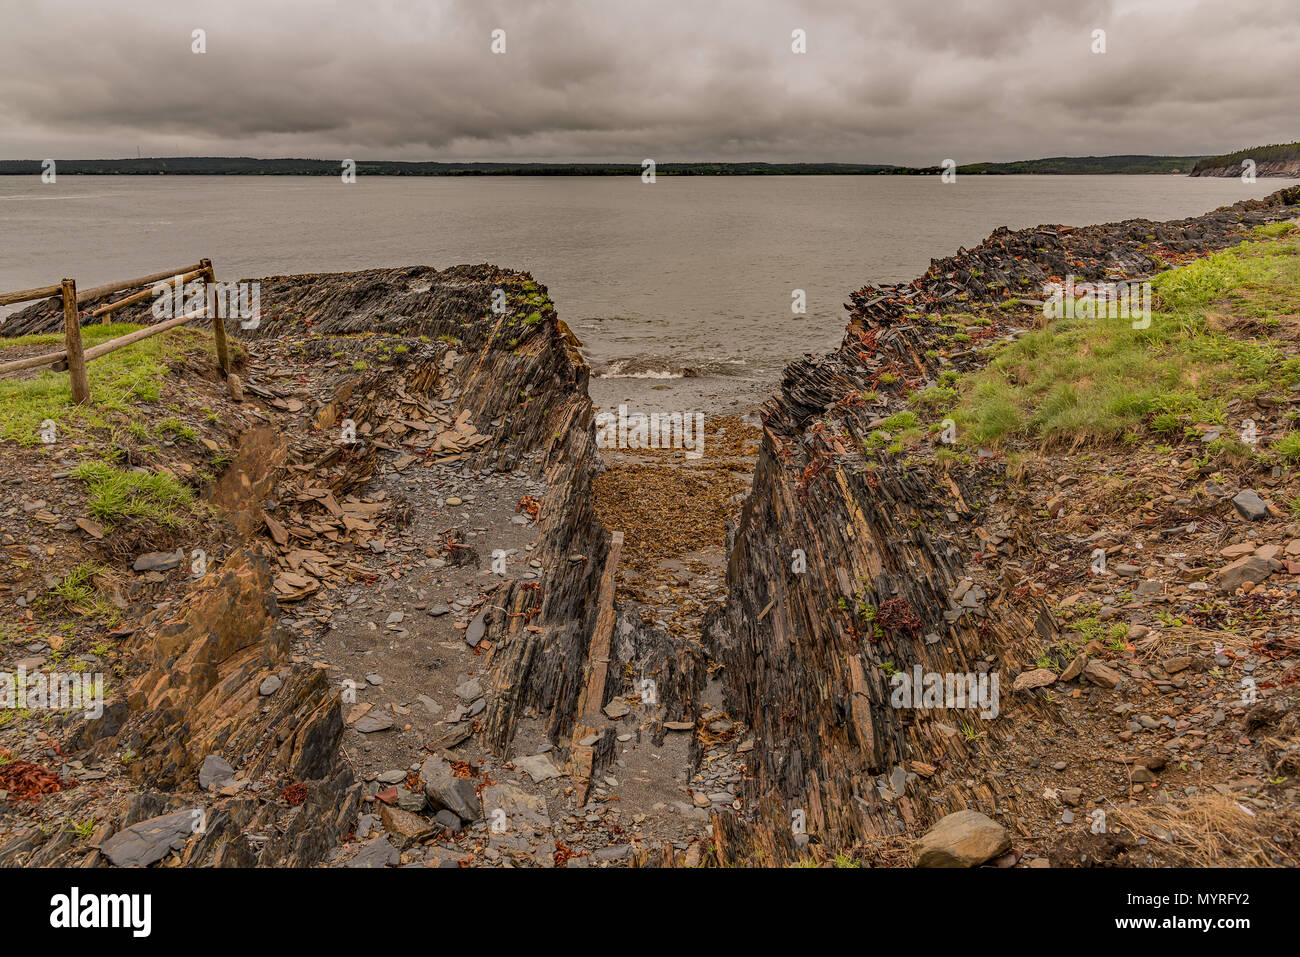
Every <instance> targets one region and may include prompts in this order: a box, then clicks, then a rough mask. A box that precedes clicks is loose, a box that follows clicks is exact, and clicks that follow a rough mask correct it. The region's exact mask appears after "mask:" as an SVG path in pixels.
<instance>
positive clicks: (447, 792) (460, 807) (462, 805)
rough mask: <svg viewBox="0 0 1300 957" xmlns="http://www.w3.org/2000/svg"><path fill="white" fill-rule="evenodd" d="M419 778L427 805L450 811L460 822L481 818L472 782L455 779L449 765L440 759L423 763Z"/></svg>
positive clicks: (476, 793)
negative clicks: (421, 781)
mask: <svg viewBox="0 0 1300 957" xmlns="http://www.w3.org/2000/svg"><path fill="white" fill-rule="evenodd" d="M420 777H421V778H423V779H424V793H425V794H426V795H427V796H428V798H429V803H430V804H432V805H433V806H434V807H435V808H437V809H438V810H447V811H451V812H452V813H453V814H455V815H456V816H457V817H458V818H460V819H461V820H462V821H477V820H479V819H480V818H481V817H482V816H483V814H482V812H481V810H480V806H479V797H478V792H477V791H475V790H474V782H473V781H470V780H469V779H468V778H458V777H456V775H454V774H453V773H452V771H451V765H450V764H448V763H447V762H446V761H444V760H443V759H442V758H429V759H428V760H427V761H425V762H424V765H423V767H421V768H420Z"/></svg>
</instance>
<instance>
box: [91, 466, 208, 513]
mask: <svg viewBox="0 0 1300 957" xmlns="http://www.w3.org/2000/svg"><path fill="white" fill-rule="evenodd" d="M71 475H72V477H73V478H75V479H79V480H80V481H82V482H85V483H86V491H87V496H88V502H87V507H88V509H89V511H90V514H91V515H93V516H94V517H95V518H97V519H99V520H100V521H101V522H104V523H106V524H108V525H113V524H118V523H122V522H154V523H156V524H158V525H165V526H168V527H171V528H175V527H177V526H179V525H181V524H182V522H183V520H184V518H185V517H186V516H187V515H189V514H191V513H192V511H193V508H194V493H193V492H192V491H191V490H190V489H189V488H188V487H186V486H184V485H182V484H181V483H180V482H178V481H177V480H176V479H175V478H173V477H172V476H170V475H165V474H162V473H158V472H130V471H127V470H125V469H119V468H116V467H115V466H112V465H109V464H107V463H106V462H87V463H85V464H84V465H79V466H77V467H76V468H75V469H73V470H72V473H71Z"/></svg>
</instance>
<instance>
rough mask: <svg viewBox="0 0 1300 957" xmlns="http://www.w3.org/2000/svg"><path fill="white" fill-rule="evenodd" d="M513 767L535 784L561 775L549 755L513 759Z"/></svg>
mask: <svg viewBox="0 0 1300 957" xmlns="http://www.w3.org/2000/svg"><path fill="white" fill-rule="evenodd" d="M514 765H515V767H516V768H518V769H519V770H520V771H524V772H526V773H527V774H528V776H529V777H531V778H532V779H533V781H534V782H536V783H540V782H542V781H549V780H550V779H551V778H558V777H559V776H560V775H561V773H562V772H561V771H560V769H559V768H557V767H556V766H555V761H553V760H552V759H551V756H550V755H549V754H534V755H531V756H529V757H526V758H515V760H514Z"/></svg>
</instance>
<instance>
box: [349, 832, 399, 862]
mask: <svg viewBox="0 0 1300 957" xmlns="http://www.w3.org/2000/svg"><path fill="white" fill-rule="evenodd" d="M401 859H402V855H400V854H398V853H397V848H395V847H393V845H392V844H391V843H389V840H388V838H387V837H385V836H384V835H382V834H380V835H379V836H378V837H376V838H374V839H373V840H371V842H370V843H369V844H367V845H366V846H365V847H363V848H362V849H361V853H359V854H358V855H357V856H356V857H354V858H352V860H351V862H349V864H348V867H391V866H393V865H395V864H397V863H398V862H399V861H401Z"/></svg>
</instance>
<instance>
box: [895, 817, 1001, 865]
mask: <svg viewBox="0 0 1300 957" xmlns="http://www.w3.org/2000/svg"><path fill="white" fill-rule="evenodd" d="M1010 849H1011V838H1010V837H1008V836H1007V829H1006V828H1004V827H1003V826H1002V825H1001V824H999V823H998V822H997V821H994V820H992V819H991V818H988V817H985V816H984V815H983V814H981V813H979V812H978V811H971V810H965V811H958V812H956V813H955V814H949V815H948V816H947V817H945V818H943V820H941V821H939V823H938V824H936V825H935V826H934V827H932V828H931V829H930V830H929V831H928V832H927V833H926V835H925V836H924V837H922V838H921V839H920V840H919V841H917V842H916V844H914V845H913V846H912V853H913V856H914V859H915V861H916V866H917V867H976V866H978V865H980V864H983V863H984V862H985V861H989V860H992V859H993V858H995V857H998V856H999V855H1002V854H1005V853H1006V852H1007V851H1009V850H1010Z"/></svg>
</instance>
